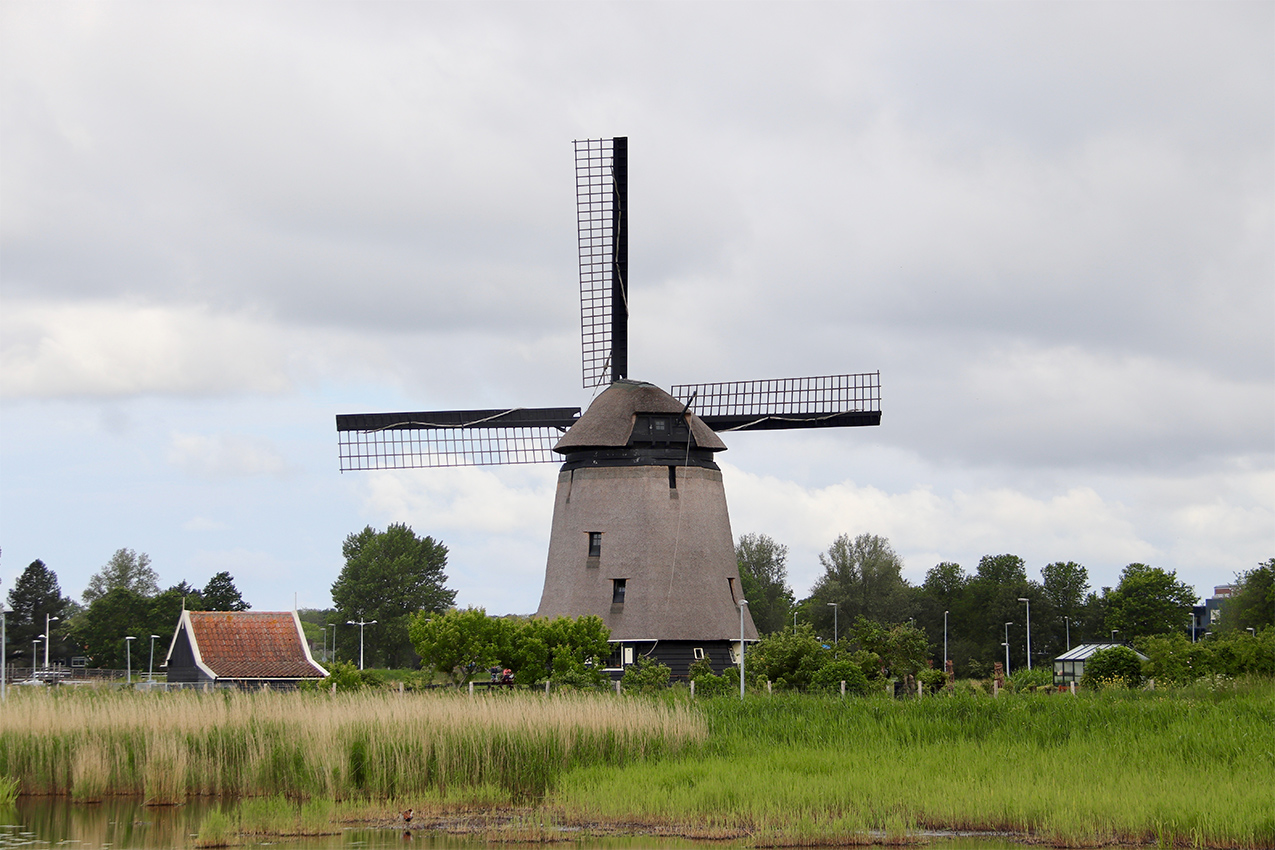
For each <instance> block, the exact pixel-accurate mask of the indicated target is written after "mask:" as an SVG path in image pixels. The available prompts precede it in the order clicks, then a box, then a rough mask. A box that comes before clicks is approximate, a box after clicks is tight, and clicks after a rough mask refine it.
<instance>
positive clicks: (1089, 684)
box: [1080, 646, 1142, 690]
mask: <svg viewBox="0 0 1275 850" xmlns="http://www.w3.org/2000/svg"><path fill="white" fill-rule="evenodd" d="M1080 684H1081V685H1083V686H1084V687H1086V688H1093V689H1094V690H1097V689H1099V688H1104V687H1118V686H1123V687H1126V688H1136V687H1138V686H1140V685H1141V684H1142V659H1140V658H1138V653H1136V652H1134V651H1133V650H1132V649H1130V648H1129V647H1127V646H1113V647H1110V648H1108V649H1100V650H1098V651H1097V652H1095V653H1094V654H1093V655H1091V656H1089V658H1088V659H1086V660H1085V674H1084V675H1083V676H1082V677H1081V678H1080Z"/></svg>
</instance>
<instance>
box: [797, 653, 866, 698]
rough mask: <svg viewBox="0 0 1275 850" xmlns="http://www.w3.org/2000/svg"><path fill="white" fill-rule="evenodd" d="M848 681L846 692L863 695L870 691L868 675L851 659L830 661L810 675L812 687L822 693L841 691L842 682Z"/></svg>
mask: <svg viewBox="0 0 1275 850" xmlns="http://www.w3.org/2000/svg"><path fill="white" fill-rule="evenodd" d="M842 682H845V683H846V693H848V694H855V695H858V696H862V695H863V694H866V693H867V692H868V677H867V676H865V675H863V671H862V670H860V669H859V665H857V664H855V663H854V662H853V661H850V660H844V659H843V660H841V661H830V662H828V663H827V664H825V665H823V666H822V667H820V668H819V669H818V670H817V671H815V674H814V675H813V676H811V677H810V689H811V690H812V691H817V692H821V693H841V683H842Z"/></svg>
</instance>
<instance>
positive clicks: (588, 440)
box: [553, 380, 726, 454]
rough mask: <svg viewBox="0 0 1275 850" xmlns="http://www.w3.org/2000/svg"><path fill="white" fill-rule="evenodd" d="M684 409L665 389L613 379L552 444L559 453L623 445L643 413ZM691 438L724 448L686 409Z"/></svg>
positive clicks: (712, 447)
mask: <svg viewBox="0 0 1275 850" xmlns="http://www.w3.org/2000/svg"><path fill="white" fill-rule="evenodd" d="M685 409H686V404H685V403H684V402H680V401H678V400H677V399H675V398H673V396H671V395H669V394H668V393H666V392H665V391H664V390H662V389H660V388H659V387H657V386H655V385H654V384H648V383H646V382H645V381H629V380H621V381H616V382H615V383H613V384H612V385H611V386H610V387H608V388H607V389H605V390H604V391H603V392H602V394H601V395H599V396H598V397H597V398H595V399H594V400H593V404H590V405H589V409H588V410H586V411H585V412H584V415H583V416H581V417H580V418H579V419H578V420H576V423H575V424H574V425H572V426H571V428H570V429H568V430H567V433H566V434H564V435H563V437H562V439H561V440H559V441H558V444H557V445H556V446H554V447H553V450H554V451H555V452H558V453H559V454H568V453H570V452H576V451H586V450H589V449H607V448H623V447H625V446H627V445H629V443H630V441H631V440H632V437H633V426H634V424H635V423H636V422H637V418H638V416H639V415H642V414H647V415H649V414H657V415H658V414H665V415H668V414H673V415H675V416H676V415H678V414H680V413H681V412H682V411H683V410H685ZM686 418H687V421H688V422H689V424H690V427H691V439H692V441H693V442H694V444H695V447H696V448H699V449H704V450H707V451H711V452H720V451H725V450H726V444H725V443H723V442H722V440H721V438H720V437H718V436H717V434H715V433H713V429H712V428H709V427H708V426H707V425H705V424H704V422H703V420H701V419H700V418H699V417H698V416H696V415H695V414H694V413H690V412H689V411H688V412H687V417H686Z"/></svg>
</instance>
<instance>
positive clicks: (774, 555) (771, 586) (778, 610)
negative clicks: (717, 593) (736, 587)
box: [735, 534, 793, 634]
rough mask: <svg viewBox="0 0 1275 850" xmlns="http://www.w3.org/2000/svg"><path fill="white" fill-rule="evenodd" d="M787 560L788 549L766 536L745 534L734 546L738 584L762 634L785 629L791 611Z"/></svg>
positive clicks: (791, 602) (791, 598)
mask: <svg viewBox="0 0 1275 850" xmlns="http://www.w3.org/2000/svg"><path fill="white" fill-rule="evenodd" d="M787 560H788V547H787V546H784V545H783V544H782V543H776V542H775V541H774V540H772V539H771V538H769V537H767V536H766V535H765V534H745V535H744V536H742V537H740V538H739V542H738V543H737V544H735V561H736V563H737V564H738V565H739V583H740V586H741V589H742V590H743V592H744V598H745V599H747V600H748V610H749V613H751V614H752V615H753V623H754V624H755V625H756V626H757V631H758V632H760V633H761V634H770V633H771V632H777V631H779V630H780V629H782V628H783V627H784V625H785V624H786V623H787V622H788V617H789V614H790V612H791V611H792V605H793V595H792V588H791V587H789V586H788V566H787Z"/></svg>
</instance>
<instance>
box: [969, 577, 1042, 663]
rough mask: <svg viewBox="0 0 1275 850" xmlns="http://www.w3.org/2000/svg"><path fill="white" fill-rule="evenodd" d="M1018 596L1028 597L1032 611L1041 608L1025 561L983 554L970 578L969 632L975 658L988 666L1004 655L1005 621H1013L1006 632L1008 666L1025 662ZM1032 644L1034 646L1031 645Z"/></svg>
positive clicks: (1024, 613)
mask: <svg viewBox="0 0 1275 850" xmlns="http://www.w3.org/2000/svg"><path fill="white" fill-rule="evenodd" d="M1020 598H1026V599H1030V600H1031V601H1032V609H1033V610H1032V613H1033V614H1035V615H1037V616H1038V617H1039V616H1040V615H1041V614H1044V613H1046V612H1044V611H1042V610H1041V608H1042V606H1041V605H1040V603H1041V602H1043V601H1044V595H1043V593H1042V591H1041V588H1040V585H1038V584H1035V583H1033V582H1029V581H1028V580H1027V564H1026V563H1025V562H1024V561H1023V559H1022V558H1020V557H1018V556H1017V555H1008V554H1005V555H984V556H983V557H982V558H980V559H979V562H978V569H977V571H976V572H975V575H974V578H973V579H972V580H971V581H970V606H969V610H968V617H969V621H968V625H966V628H967V629H969V634H970V635H971V636H972V637H973V638H974V640H975V641H976V643H977V645H978V655H977V661H979V662H981V664H982V665H984V666H986V667H990V666H991V665H992V664H994V663H995V662H997V661H1002V660H1004V658H1005V651H1004V648H1003V647H1002V646H1001V644H1002V642H1003V641H1004V640H1005V628H1006V626H1005V624H1006V623H1011V624H1013V632H1011V634H1010V646H1009V649H1010V660H1011V663H1010V668H1011V669H1017V668H1018V667H1019V666H1020V665H1021V666H1026V663H1027V641H1026V624H1027V611H1026V608H1025V606H1024V605H1023V603H1021V602H1019V601H1018V600H1019V599H1020ZM1033 648H1034V647H1033Z"/></svg>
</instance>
